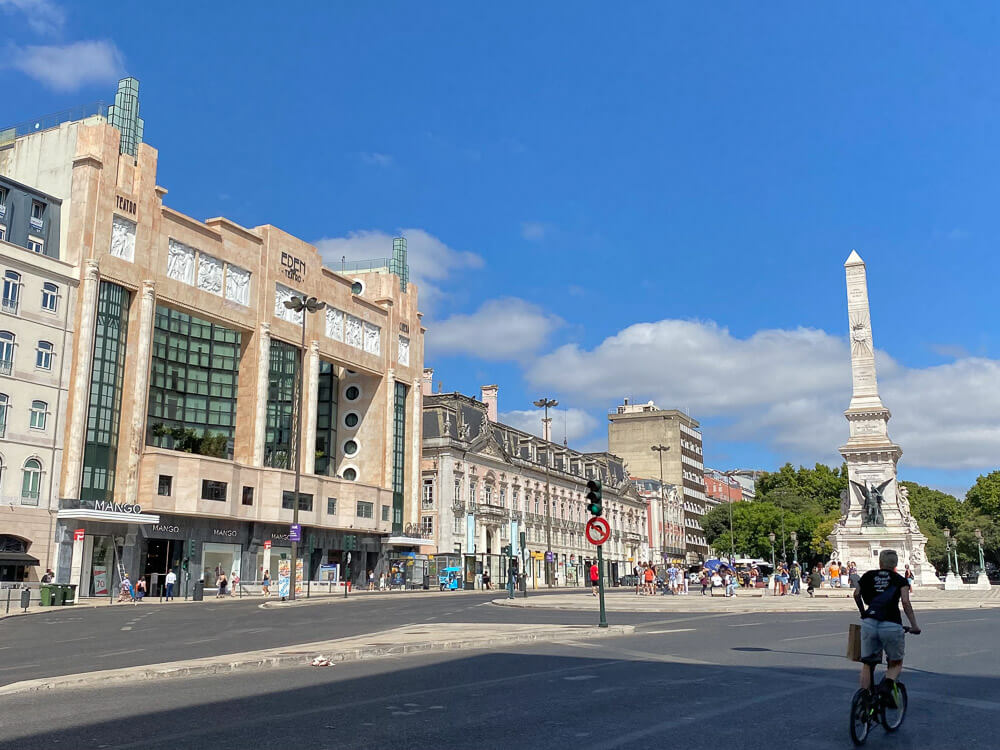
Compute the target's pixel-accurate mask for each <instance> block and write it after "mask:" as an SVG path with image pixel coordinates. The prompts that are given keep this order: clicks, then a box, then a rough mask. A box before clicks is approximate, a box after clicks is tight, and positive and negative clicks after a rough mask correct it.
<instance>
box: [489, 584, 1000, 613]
mask: <svg viewBox="0 0 1000 750" xmlns="http://www.w3.org/2000/svg"><path fill="white" fill-rule="evenodd" d="M851 596H852V594H851V592H849V591H847V592H844V591H839V590H837V589H831V590H829V591H827V590H823V591H822V592H817V595H816V597H815V598H810V597H809V596H808V595H807V594H804V593H803V594H799V595H797V596H792V595H788V596H763V597H762V596H747V595H746V594H737V595H736V596H735V597H729V598H726V597H722V596H714V597H713V596H702V595H701V593H700V591H699V592H697V593H695V592H692V593H690V594H687V595H680V596H660V595H657V596H636V594H635V593H634V591H631V590H629V591H623V590H621V589H618V590H612V591H610V592H608V593H607V595H606V597H605V600H606V605H607V609H608V611H609V612H699V613H701V612H719V613H740V614H747V613H753V612H829V611H841V610H852V609H854V602H853V601H852V600H851ZM910 598H911V601H912V602H913V606H914V608H915V609H916V611H917V612H918V613H919V612H920V611H921V610H934V609H980V608H990V607H998V608H1000V586H994V587H993V588H992V589H991V590H989V591H942V590H940V589H916V590H914V592H913V594H912V595H911V597H910ZM493 604H496V605H499V606H502V607H524V608H532V609H535V608H537V609H556V610H572V611H583V612H590V611H593V612H596V611H597V609H598V600H597V598H596V597H595V596H593V595H592V594H590V593H589V592H588V593H581V594H579V595H576V596H565V595H563V596H552V595H548V594H543V593H540V594H534V595H529V596H528V597H527V598H523V597H518V598H516V599H507V598H502V599H494V600H493Z"/></svg>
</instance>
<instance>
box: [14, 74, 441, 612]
mask: <svg viewBox="0 0 1000 750" xmlns="http://www.w3.org/2000/svg"><path fill="white" fill-rule="evenodd" d="M143 130H144V128H143V123H142V121H141V120H140V119H139V117H138V85H137V83H136V82H135V81H134V80H133V79H126V80H125V81H123V82H122V84H121V85H120V87H119V92H118V96H117V97H116V101H115V106H114V107H112V108H111V109H110V111H109V112H108V113H107V114H98V115H97V116H93V117H90V118H87V119H84V120H78V121H71V122H65V123H62V124H60V125H59V126H58V127H53V128H51V129H48V130H44V129H43V130H42V131H40V132H34V133H31V134H28V135H24V136H23V137H17V138H16V139H15V141H14V143H13V144H12V145H11V147H10V148H9V149H8V150H7V152H6V153H4V152H0V155H2V157H3V158H2V159H0V174H11V175H15V176H18V177H17V179H19V180H20V181H21V182H23V183H24V184H27V185H37V186H39V187H40V188H41V189H44V190H47V191H48V192H49V193H51V194H52V195H53V196H54V198H56V199H61V200H62V216H61V233H62V236H63V240H62V243H61V247H62V248H63V253H62V255H63V257H64V259H65V260H66V261H67V262H68V263H69V264H71V265H73V266H75V268H76V269H78V271H77V273H76V278H74V279H73V280H71V281H67V282H64V283H63V284H62V288H63V290H64V291H63V303H62V304H63V305H64V307H63V308H62V309H64V310H70V316H69V317H70V319H69V320H68V321H67V322H66V324H65V328H66V329H67V330H71V331H72V332H73V333H72V338H73V342H74V344H75V346H74V347H72V348H69V347H66V348H64V349H62V350H59V351H57V352H56V353H55V356H56V357H57V359H56V360H55V361H56V362H59V363H65V369H66V370H67V372H66V373H65V383H66V386H67V389H66V395H65V397H64V402H65V410H66V415H67V418H66V420H65V433H64V436H62V437H60V436H59V435H58V433H56V432H54V433H53V436H54V437H53V439H54V440H55V443H56V444H57V446H58V447H61V448H62V453H63V459H62V461H61V465H60V464H59V461H58V460H57V459H53V460H52V465H51V466H45V467H43V470H42V480H41V484H40V486H41V487H43V488H47V487H48V486H50V484H51V485H53V486H58V487H59V494H58V497H59V501H58V508H57V509H53V510H54V515H55V518H54V519H53V523H52V529H51V531H50V532H49V533H50V534H51V537H50V538H51V541H52V542H53V543H54V544H55V545H56V546H57V548H58V554H57V555H56V559H57V561H58V567H57V576H58V579H59V580H64V581H67V580H68V581H72V582H75V583H79V584H80V586H81V592H82V593H83V594H84V595H101V594H103V593H105V592H106V591H107V590H108V589H109V588H111V587H113V585H114V578H113V576H114V571H115V569H116V568H117V566H118V561H119V560H121V561H122V562H123V564H124V568H125V569H126V570H128V572H130V573H131V574H132V576H133V577H134V576H136V575H144V576H149V577H150V578H151V577H152V574H154V573H157V574H163V573H165V572H166V571H167V570H170V569H174V570H178V571H179V570H181V569H182V568H183V567H184V566H185V564H186V565H187V566H189V569H190V572H191V575H192V579H197V578H201V577H204V579H205V580H206V582H207V583H208V585H211V584H212V583H213V582H214V580H215V576H216V575H217V574H218V573H219V572H225V573H227V574H229V575H239V576H240V577H241V578H243V579H244V580H253V579H257V578H258V577H259V575H260V574H261V571H262V569H267V568H269V569H270V570H271V574H272V577H276V575H275V574H276V572H277V568H278V561H279V559H281V558H282V557H283V556H285V557H286V558H287V556H288V554H289V553H290V547H289V533H290V529H289V525H290V523H291V521H292V515H293V494H292V490H293V487H294V471H293V469H294V467H295V465H296V464H298V466H299V467H300V469H301V471H302V480H301V491H302V493H303V496H302V499H301V502H300V512H299V522H300V523H301V524H302V526H303V531H302V544H301V545H300V550H303V551H302V553H301V555H302V558H303V561H304V568H305V570H307V571H308V576H309V577H310V578H313V579H314V580H315V579H316V578H318V577H319V576H320V575H321V574H325V573H327V572H329V571H331V570H333V569H336V570H337V571H338V573H339V572H340V571H341V570H342V567H336V566H342V565H343V564H344V563H345V562H346V553H347V552H352V553H353V562H352V568H351V571H352V574H353V575H354V576H361V575H363V574H364V573H365V571H366V569H368V568H373V569H379V568H380V567H383V566H384V565H385V560H386V559H387V557H388V555H389V554H390V552H391V551H393V550H397V551H405V550H408V549H412V548H413V547H414V546H415V545H419V543H420V540H419V539H412V538H409V537H407V536H406V535H405V530H406V528H407V527H410V528H413V527H414V526H415V524H416V523H417V522H418V509H419V500H418V491H419V486H420V464H419V461H420V434H421V415H422V403H421V393H420V388H419V374H420V372H421V369H422V361H423V329H422V327H421V319H420V313H419V312H418V310H417V290H416V288H415V286H414V285H413V284H410V283H409V282H408V273H407V270H406V269H407V266H406V247H405V240H402V239H400V240H397V241H396V242H395V244H394V247H393V248H386V255H387V256H388V255H389V254H390V252H391V255H392V257H391V258H387V259H384V260H382V259H380V260H376V261H371V262H360V263H359V262H355V263H353V264H352V265H351V268H352V269H353V270H352V271H351V272H350V273H347V272H344V271H341V272H338V271H336V270H333V269H330V268H327V267H325V266H324V265H323V261H322V258H321V257H320V255H319V253H318V252H317V250H316V248H315V247H313V246H312V245H310V244H309V243H307V242H304V241H303V240H301V239H298V238H297V237H294V236H292V235H291V234H289V233H287V232H285V231H283V230H281V229H278V228H277V227H274V226H270V225H262V226H257V227H253V228H245V227H242V226H239V225H238V224H236V223H234V222H232V221H230V220H228V219H225V218H221V217H217V218H211V219H207V220H205V221H201V220H198V219H195V218H192V217H189V216H186V215H184V214H182V213H180V212H178V211H176V210H174V209H172V208H170V207H169V206H168V205H167V204H166V201H165V198H166V195H167V190H166V188H164V187H161V186H160V185H158V184H157V177H156V173H157V162H158V153H157V151H156V149H154V148H152V147H151V146H149V145H148V144H146V143H144V142H143V140H142V139H143ZM32 174H33V176H34V179H33V180H30V179H28V176H31V175H32ZM47 186H48V187H47ZM5 247H6V246H5ZM53 262H55V261H53ZM60 268H62V267H61V266H60ZM63 272H64V273H66V275H69V274H68V272H66V271H63ZM52 273H55V270H53V271H52ZM77 280H78V281H77ZM77 283H78V285H79V292H78V294H77V295H76V297H75V299H74V297H73V296H72V294H71V293H70V290H71V289H72V288H73V287H74V285H76V284H77ZM26 293H27V290H26ZM41 295H42V290H41V289H38V290H34V289H33V290H31V296H32V303H34V302H35V301H36V300H35V299H34V298H35V297H38V300H39V301H40V300H41ZM297 295H308V296H315V297H316V298H318V299H319V300H321V301H323V302H325V303H326V305H327V307H326V309H324V310H322V311H320V312H319V313H313V314H303V313H301V312H299V313H296V312H295V311H293V310H291V309H288V308H286V307H285V305H284V304H283V303H284V302H285V301H286V300H288V299H289V298H291V297H292V296H297ZM39 314H40V313H39ZM32 336H34V334H32ZM51 338H57V337H55V336H53V337H51ZM303 339H304V341H305V345H304V346H303V345H302V342H303ZM31 345H32V346H34V342H32V344H31ZM0 346H2V343H0ZM19 356H20V355H19ZM300 369H301V370H302V372H303V376H304V389H303V392H304V395H305V399H304V403H305V406H304V410H303V413H302V415H301V422H302V426H303V429H302V449H301V450H297V445H296V439H295V436H296V426H297V423H298V419H299V416H300V415H299V414H298V409H297V398H296V382H297V379H298V375H299V371H300ZM49 379H51V378H49ZM45 382H46V386H45V387H48V388H52V387H56V386H53V385H50V384H48V382H47V380H46V381H45ZM39 387H41V386H39ZM26 398H27V397H26V396H20V395H19V396H18V402H21V400H22V399H26ZM38 398H40V399H41V398H42V396H41V395H39V396H38ZM47 398H49V399H50V400H54V399H53V398H52V397H47ZM18 405H19V406H20V408H22V409H26V408H27V404H26V403H19V404H18ZM52 411H53V421H55V412H56V410H55V408H52ZM53 429H54V430H55V426H54V427H53ZM58 447H57V448H56V450H58ZM8 460H14V457H13V455H12V456H11V458H10V459H8ZM16 460H18V461H20V460H21V456H20V455H18V457H17V459H16ZM20 468H21V467H19V469H20ZM5 528H6V527H5ZM37 537H38V532H33V533H32V539H31V540H30V541H31V543H32V549H34V547H35V545H36V544H39V542H40V541H41V540H39V539H38V538H37ZM161 580H162V579H161Z"/></svg>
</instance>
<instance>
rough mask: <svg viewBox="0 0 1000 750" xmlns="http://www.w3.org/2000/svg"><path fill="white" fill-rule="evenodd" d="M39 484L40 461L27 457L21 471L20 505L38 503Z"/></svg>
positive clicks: (40, 474)
mask: <svg viewBox="0 0 1000 750" xmlns="http://www.w3.org/2000/svg"><path fill="white" fill-rule="evenodd" d="M41 486H42V463H41V461H39V460H38V459H37V458H29V459H28V460H27V461H25V462H24V469H23V471H22V473H21V505H38V497H39V494H40V492H41Z"/></svg>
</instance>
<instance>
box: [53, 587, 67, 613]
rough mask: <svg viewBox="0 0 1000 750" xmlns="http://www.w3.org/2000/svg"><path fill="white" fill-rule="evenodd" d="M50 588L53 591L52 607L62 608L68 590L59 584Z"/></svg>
mask: <svg viewBox="0 0 1000 750" xmlns="http://www.w3.org/2000/svg"><path fill="white" fill-rule="evenodd" d="M49 588H51V589H52V606H53V607H61V606H62V603H63V600H64V599H65V598H66V590H65V589H64V588H63V587H62V586H60V585H59V584H58V583H53V584H52V585H51V586H50V587H49Z"/></svg>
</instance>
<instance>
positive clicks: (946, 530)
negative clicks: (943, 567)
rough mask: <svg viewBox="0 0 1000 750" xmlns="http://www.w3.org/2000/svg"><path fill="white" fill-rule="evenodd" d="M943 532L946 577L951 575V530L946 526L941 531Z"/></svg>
mask: <svg viewBox="0 0 1000 750" xmlns="http://www.w3.org/2000/svg"><path fill="white" fill-rule="evenodd" d="M941 531H942V532H944V544H945V556H946V557H947V558H948V575H951V574H952V570H951V529H949V528H948V527H947V526H946V527H945V528H943V529H941Z"/></svg>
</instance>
